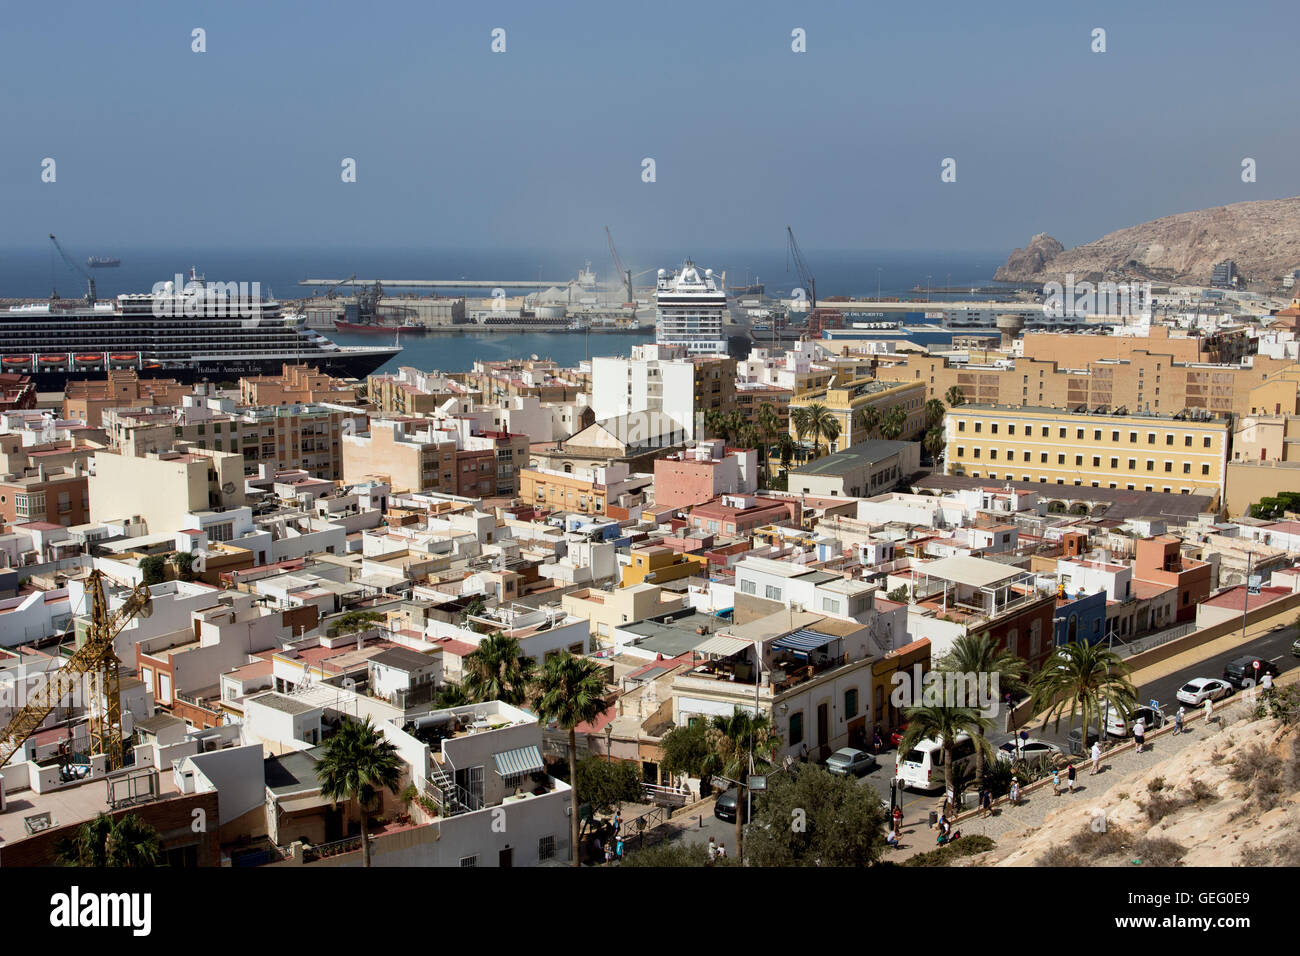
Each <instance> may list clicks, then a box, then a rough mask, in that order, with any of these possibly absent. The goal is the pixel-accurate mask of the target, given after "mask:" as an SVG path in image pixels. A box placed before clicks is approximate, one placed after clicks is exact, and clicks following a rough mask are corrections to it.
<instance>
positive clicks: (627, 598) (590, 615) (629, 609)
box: [560, 584, 687, 644]
mask: <svg viewBox="0 0 1300 956" xmlns="http://www.w3.org/2000/svg"><path fill="white" fill-rule="evenodd" d="M560 605H561V607H563V608H564V610H565V611H566V612H567V613H569V614H572V615H573V616H574V617H582V618H586V619H587V621H588V623H589V624H590V625H591V634H593V635H595V636H596V637H597V639H598V641H599V643H602V644H608V643H609V642H610V635H611V633H612V632H613V630H614V628H617V627H622V626H623V625H624V624H630V623H632V622H634V621H644V620H645V619H646V618H650V617H654V616H656V615H658V614H665V613H667V612H669V611H684V610H686V607H687V605H686V598H685V596H684V595H680V594H672V593H670V592H668V591H665V590H664V589H663V588H661V587H659V586H658V585H657V584H634V585H632V586H631V587H623V588H616V589H615V590H613V591H602V590H597V589H594V588H583V589H582V590H580V591H570V592H569V593H568V594H566V595H564V597H563V598H561V599H560Z"/></svg>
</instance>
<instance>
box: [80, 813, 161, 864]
mask: <svg viewBox="0 0 1300 956" xmlns="http://www.w3.org/2000/svg"><path fill="white" fill-rule="evenodd" d="M55 853H56V855H57V859H58V862H59V865H60V866H93V867H105V866H116V867H144V866H157V865H158V859H159V857H160V856H161V850H160V849H159V845H158V831H157V830H155V829H154V828H153V827H151V826H150V825H149V824H147V823H145V822H144V821H143V820H141V819H140V818H139V817H138V816H136V815H135V814H134V813H127V814H124V815H123V816H120V817H116V818H114V817H110V816H109V815H108V814H107V813H100V814H99V815H98V816H97V817H95V819H93V820H88V821H86V822H85V823H83V824H82V825H81V826H79V827H77V829H76V830H74V831H73V833H72V835H71V836H68V837H64V838H63V839H61V840H60V841H59V843H58V845H57V847H56V849H55Z"/></svg>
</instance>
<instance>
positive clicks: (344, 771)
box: [316, 716, 401, 867]
mask: <svg viewBox="0 0 1300 956" xmlns="http://www.w3.org/2000/svg"><path fill="white" fill-rule="evenodd" d="M316 778H317V779H318V780H319V781H320V792H321V796H323V797H325V798H326V799H328V800H330V802H331V803H332V804H333V805H334V806H338V804H339V802H340V801H342V800H347V801H355V802H356V804H357V809H358V810H359V811H360V814H361V865H362V866H365V867H368V866H370V835H369V832H368V825H367V824H368V817H369V814H368V813H367V811H366V807H368V806H369V805H370V804H371V803H373V802H374V799H375V797H376V795H378V794H379V793H380V792H381V791H383V790H388V791H390V792H391V793H392V794H393V796H397V794H398V789H397V785H398V783H399V782H400V780H401V763H400V761H399V760H398V757H397V747H395V746H394V745H393V743H392V741H390V740H388V738H386V737H385V736H384V734H383V732H382V731H381V730H379V728H377V727H376V726H374V724H372V723H371V722H370V717H369V716H367V717H366V719H365V720H364V721H358V720H353V719H351V718H348V717H345V718H344V719H343V725H342V726H341V727H339V729H338V731H337V732H336V733H335V734H334V736H332V737H330V738H329V739H328V740H326V741H325V752H324V753H323V754H322V755H321V758H320V762H319V763H317V764H316Z"/></svg>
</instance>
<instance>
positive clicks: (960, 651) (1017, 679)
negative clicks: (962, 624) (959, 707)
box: [934, 633, 1028, 788]
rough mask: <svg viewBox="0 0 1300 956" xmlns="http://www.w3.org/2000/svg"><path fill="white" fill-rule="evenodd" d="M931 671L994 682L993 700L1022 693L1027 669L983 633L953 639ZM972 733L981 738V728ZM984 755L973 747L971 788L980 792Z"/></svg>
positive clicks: (1019, 660)
mask: <svg viewBox="0 0 1300 956" xmlns="http://www.w3.org/2000/svg"><path fill="white" fill-rule="evenodd" d="M934 669H935V670H936V671H940V672H945V673H953V674H970V675H975V677H976V678H977V679H985V680H988V681H990V682H993V681H994V680H995V679H996V683H995V684H993V693H994V696H998V695H999V694H1000V693H1001V692H1003V691H1005V692H1007V693H1011V694H1017V695H1018V694H1020V693H1021V692H1023V691H1024V689H1025V684H1024V681H1023V680H1021V676H1022V675H1023V674H1024V673H1025V671H1026V670H1027V669H1028V665H1027V664H1026V663H1025V662H1024V661H1023V660H1021V659H1020V658H1019V657H1016V656H1015V655H1014V654H1012V653H1011V652H1010V651H1008V650H1006V649H1005V648H1000V647H998V645H997V643H996V642H994V641H993V640H992V639H991V638H990V637H989V636H988V634H987V633H984V634H963V635H962V636H961V637H959V638H957V640H955V641H953V644H952V648H951V649H950V650H949V651H948V653H947V654H945V655H943V656H942V657H940V658H939V659H938V660H937V661H935V662H934ZM968 686H969V685H968ZM976 733H977V734H978V735H979V736H981V737H983V736H984V728H983V727H979V728H977V729H976ZM984 753H985V748H984V747H982V746H979V745H977V746H976V748H975V785H976V786H977V787H981V788H982V787H983V784H984Z"/></svg>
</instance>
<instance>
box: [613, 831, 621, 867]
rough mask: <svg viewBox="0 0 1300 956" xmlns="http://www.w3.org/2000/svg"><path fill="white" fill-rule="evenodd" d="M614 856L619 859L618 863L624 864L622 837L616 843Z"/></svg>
mask: <svg viewBox="0 0 1300 956" xmlns="http://www.w3.org/2000/svg"><path fill="white" fill-rule="evenodd" d="M614 856H615V857H617V858H618V861H619V862H620V863H621V862H623V838H622V837H619V838H618V839H617V840H615V841H614Z"/></svg>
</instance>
